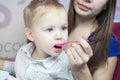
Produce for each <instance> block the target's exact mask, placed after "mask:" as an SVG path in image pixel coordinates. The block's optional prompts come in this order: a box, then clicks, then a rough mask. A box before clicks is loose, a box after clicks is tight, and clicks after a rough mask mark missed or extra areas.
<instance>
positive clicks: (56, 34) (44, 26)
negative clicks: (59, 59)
mask: <svg viewBox="0 0 120 80" xmlns="http://www.w3.org/2000/svg"><path fill="white" fill-rule="evenodd" d="M37 20H38V21H37V24H34V25H33V28H32V31H33V36H34V42H35V44H36V49H37V50H38V52H39V53H40V54H42V55H44V56H45V57H47V56H58V55H59V54H60V52H61V50H62V49H60V48H55V47H54V45H55V44H57V43H62V42H65V41H67V38H68V23H67V13H66V11H65V10H64V9H60V10H50V12H49V13H47V14H45V15H44V16H43V17H40V19H39V17H38V19H37Z"/></svg>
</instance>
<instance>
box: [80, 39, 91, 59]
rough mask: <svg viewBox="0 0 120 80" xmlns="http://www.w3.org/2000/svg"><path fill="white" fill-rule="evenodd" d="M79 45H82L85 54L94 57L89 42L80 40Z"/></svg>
mask: <svg viewBox="0 0 120 80" xmlns="http://www.w3.org/2000/svg"><path fill="white" fill-rule="evenodd" d="M79 44H80V46H81V47H82V48H83V50H84V52H85V53H86V54H87V55H88V56H89V57H91V56H92V55H93V52H92V48H91V46H90V45H89V43H88V42H86V41H85V40H84V39H80V40H79Z"/></svg>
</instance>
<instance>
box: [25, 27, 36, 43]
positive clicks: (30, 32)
mask: <svg viewBox="0 0 120 80" xmlns="http://www.w3.org/2000/svg"><path fill="white" fill-rule="evenodd" d="M25 34H26V36H27V38H28V39H29V40H30V41H34V37H33V33H32V30H31V29H30V28H25Z"/></svg>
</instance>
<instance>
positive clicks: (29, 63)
mask: <svg viewBox="0 0 120 80" xmlns="http://www.w3.org/2000/svg"><path fill="white" fill-rule="evenodd" d="M34 48H35V46H34V45H33V43H29V44H27V45H25V46H23V47H22V48H20V49H19V51H18V53H17V56H16V60H15V73H16V78H18V79H19V80H57V79H59V80H73V77H72V74H71V71H70V70H69V66H68V65H69V64H68V58H67V55H66V54H65V52H64V51H62V52H61V54H60V55H59V56H58V57H49V58H46V59H43V60H33V59H32V57H31V55H32V52H33V50H34Z"/></svg>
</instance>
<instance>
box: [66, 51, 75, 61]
mask: <svg viewBox="0 0 120 80" xmlns="http://www.w3.org/2000/svg"><path fill="white" fill-rule="evenodd" d="M66 53H67V56H68V59H69V61H70V63H75V59H74V57H73V55H72V53H71V51H70V49H67V50H66Z"/></svg>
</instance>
